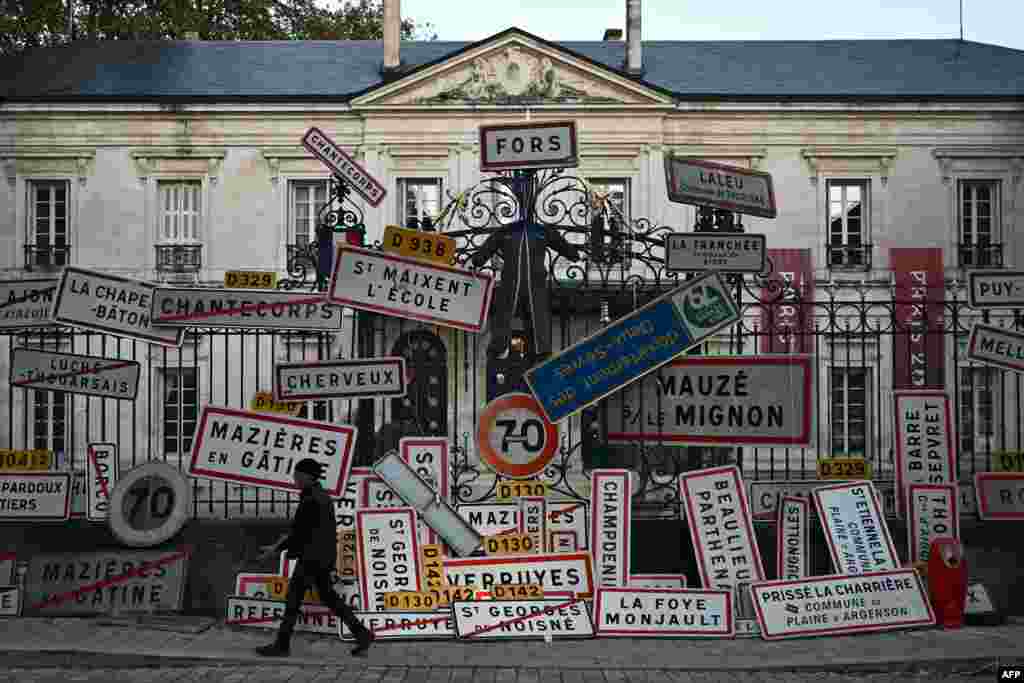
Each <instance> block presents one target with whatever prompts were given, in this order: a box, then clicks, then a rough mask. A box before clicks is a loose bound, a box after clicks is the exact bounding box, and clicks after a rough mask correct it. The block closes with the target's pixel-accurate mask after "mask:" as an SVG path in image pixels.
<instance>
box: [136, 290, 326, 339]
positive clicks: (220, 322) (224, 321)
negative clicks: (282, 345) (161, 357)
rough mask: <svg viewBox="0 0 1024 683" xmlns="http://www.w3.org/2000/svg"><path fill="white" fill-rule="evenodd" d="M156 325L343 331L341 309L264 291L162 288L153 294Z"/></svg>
mask: <svg viewBox="0 0 1024 683" xmlns="http://www.w3.org/2000/svg"><path fill="white" fill-rule="evenodd" d="M152 315H153V323H154V324H155V325H161V326H167V327H241V328H257V327H262V328H269V329H277V330H340V329H341V309H340V308H338V307H337V306H332V305H331V304H329V303H327V301H325V300H324V297H323V295H316V296H309V295H305V296H304V295H302V294H295V293H293V292H276V291H267V290H265V289H215V288H212V287H211V288H192V287H182V288H176V287H161V288H159V289H158V290H156V292H154V293H153V313H152Z"/></svg>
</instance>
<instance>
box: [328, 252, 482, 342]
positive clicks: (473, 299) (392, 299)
mask: <svg viewBox="0 0 1024 683" xmlns="http://www.w3.org/2000/svg"><path fill="white" fill-rule="evenodd" d="M493 282H494V280H493V278H492V277H491V276H490V275H487V274H484V273H474V272H471V271H468V270H461V269H458V268H451V267H449V266H441V265H437V264H433V263H427V262H425V261H419V260H417V259H410V258H405V257H402V256H394V255H391V254H382V253H380V252H375V251H371V250H369V249H360V248H359V247H353V246H349V245H344V244H343V245H339V247H338V254H337V257H336V258H335V260H334V272H333V273H332V274H331V282H330V289H329V290H328V297H329V299H330V301H331V302H332V303H335V304H338V305H340V306H351V307H352V308H359V309H363V310H367V311H372V312H375V313H384V314H386V315H392V316H395V317H398V318H408V319H410V320H420V321H423V322H428V323H435V324H437V325H445V326H447V327H454V328H456V329H460V330H466V331H467V332H480V331H481V330H482V329H483V326H484V321H485V320H486V319H487V309H488V307H489V306H490V303H491V289H492V285H493Z"/></svg>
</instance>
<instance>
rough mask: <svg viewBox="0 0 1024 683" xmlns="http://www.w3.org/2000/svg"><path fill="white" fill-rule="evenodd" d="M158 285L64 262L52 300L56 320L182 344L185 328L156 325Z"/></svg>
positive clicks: (130, 336)
mask: <svg viewBox="0 0 1024 683" xmlns="http://www.w3.org/2000/svg"><path fill="white" fill-rule="evenodd" d="M156 290H157V286H156V285H154V284H152V283H149V282H142V281H141V280H132V279H130V278H126V277H121V276H119V275H108V274H106V273H100V272H97V271H92V270H86V269H84V268H76V267H74V266H65V267H64V274H63V275H62V276H61V279H60V285H59V286H58V287H57V298H56V300H55V301H54V303H53V322H55V323H58V324H59V323H63V324H65V325H71V326H73V327H81V328H83V329H87V330H96V331H97V332H107V333H110V334H116V335H118V336H120V337H128V338H129V339H139V340H141V341H147V342H152V343H154V344H160V345H162V346H181V342H182V339H184V337H185V330H183V329H171V328H167V327H154V325H155V324H156V323H154V322H153V321H152V320H151V319H150V308H151V306H152V298H153V295H154V293H155V292H156Z"/></svg>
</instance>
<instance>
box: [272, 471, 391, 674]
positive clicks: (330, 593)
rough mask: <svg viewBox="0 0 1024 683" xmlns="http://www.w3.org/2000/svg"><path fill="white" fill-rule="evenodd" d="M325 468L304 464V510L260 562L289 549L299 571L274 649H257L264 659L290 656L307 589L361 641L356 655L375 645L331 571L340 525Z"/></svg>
mask: <svg viewBox="0 0 1024 683" xmlns="http://www.w3.org/2000/svg"><path fill="white" fill-rule="evenodd" d="M321 475H322V466H321V465H320V463H318V462H317V461H316V460H313V459H312V458H305V459H303V460H300V461H299V463H298V464H297V465H296V466H295V469H294V472H293V474H292V476H293V477H294V478H295V484H296V485H297V486H299V487H301V489H302V493H301V494H300V495H299V508H298V510H296V511H295V519H294V520H293V521H292V530H291V533H289V534H286V535H284V536H282V537H281V538H280V540H278V541H277V543H274V544H272V545H266V546H263V547H262V548H261V550H262V551H263V553H262V554H261V555H260V559H266V558H267V557H270V556H273V555H275V554H279V553H280V552H281V551H282V550H287V551H288V557H289V558H295V559H297V560H298V561H297V562H296V563H295V569H293V570H292V575H291V578H290V579H289V580H288V602H287V606H286V607H285V610H284V618H283V619H282V620H281V627H280V629H278V632H277V640H276V641H275V642H274V643H273V644H272V645H266V646H264V647H261V648H258V649H257V650H256V652H257V653H259V654H261V655H263V656H264V657H287V656H288V655H289V654H290V648H291V639H292V632H293V631H294V630H295V622H296V620H297V619H298V618H299V608H300V606H301V604H302V596H303V594H304V593H305V592H306V587H307V586H310V585H312V586H316V590H317V592H318V593H319V595H320V602H322V603H323V604H324V605H326V606H327V607H329V608H331V610H332V611H333V612H334V613H335V614H336V615H338V617H339V618H340V619H341V620H342V621H343V622H344V623H345V625H346V626H348V628H349V631H351V632H352V635H353V636H355V639H356V647H355V649H354V650H352V655H353V656H361V655H365V653H366V651H367V650H368V649H369V648H370V643H372V642H373V639H374V638H373V631H371V630H369V629H368V628H366V627H365V626H364V625H363V624H362V622H360V621H359V619H357V618H356V615H355V613H354V612H353V611H352V608H351V607H349V606H348V605H346V604H345V603H344V602H343V601H342V600H341V599H339V598H338V595H337V593H335V592H334V587H333V586H332V585H331V570H332V568H333V567H334V563H335V558H336V556H337V542H338V541H337V537H336V533H337V532H336V530H335V528H336V522H335V518H334V504H333V502H332V501H331V499H330V497H328V495H327V492H326V491H324V490H323V488H321V487H320V477H321Z"/></svg>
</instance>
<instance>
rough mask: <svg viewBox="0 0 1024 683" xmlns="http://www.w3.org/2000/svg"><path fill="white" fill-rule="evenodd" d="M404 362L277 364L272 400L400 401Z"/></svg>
mask: <svg viewBox="0 0 1024 683" xmlns="http://www.w3.org/2000/svg"><path fill="white" fill-rule="evenodd" d="M405 373H406V370H405V358H402V357H401V356H388V357H385V358H363V359H359V360H329V361H323V362H320V363H278V364H276V365H275V366H274V376H275V380H276V381H275V382H274V397H275V398H277V399H278V400H280V401H298V400H308V399H320V398H400V397H402V396H405Z"/></svg>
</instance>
